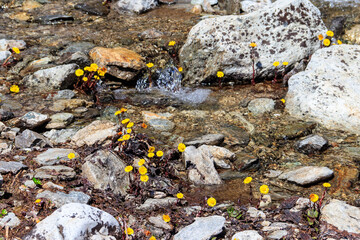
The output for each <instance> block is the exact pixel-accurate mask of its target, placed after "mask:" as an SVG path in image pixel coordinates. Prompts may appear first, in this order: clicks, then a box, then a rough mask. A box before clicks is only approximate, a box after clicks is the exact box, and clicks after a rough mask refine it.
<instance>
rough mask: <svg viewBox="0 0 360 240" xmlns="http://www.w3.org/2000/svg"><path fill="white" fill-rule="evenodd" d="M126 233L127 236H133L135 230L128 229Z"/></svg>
mask: <svg viewBox="0 0 360 240" xmlns="http://www.w3.org/2000/svg"><path fill="white" fill-rule="evenodd" d="M125 233H126V234H127V235H129V236H130V235H133V234H134V230H133V229H132V228H129V227H128V228H127V229H126V230H125Z"/></svg>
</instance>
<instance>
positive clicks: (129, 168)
mask: <svg viewBox="0 0 360 240" xmlns="http://www.w3.org/2000/svg"><path fill="white" fill-rule="evenodd" d="M133 169H134V168H133V166H126V167H125V172H131V171H132V170H133Z"/></svg>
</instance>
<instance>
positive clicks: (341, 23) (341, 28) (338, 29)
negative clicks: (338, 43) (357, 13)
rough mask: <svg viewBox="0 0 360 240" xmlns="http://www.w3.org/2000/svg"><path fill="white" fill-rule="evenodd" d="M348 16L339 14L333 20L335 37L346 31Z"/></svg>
mask: <svg viewBox="0 0 360 240" xmlns="http://www.w3.org/2000/svg"><path fill="white" fill-rule="evenodd" d="M346 20H347V17H346V16H337V17H335V18H333V19H332V20H331V24H330V28H329V29H330V30H331V31H333V32H334V35H335V37H339V36H341V35H343V34H344V32H345V23H346Z"/></svg>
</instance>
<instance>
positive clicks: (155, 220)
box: [148, 215, 174, 230]
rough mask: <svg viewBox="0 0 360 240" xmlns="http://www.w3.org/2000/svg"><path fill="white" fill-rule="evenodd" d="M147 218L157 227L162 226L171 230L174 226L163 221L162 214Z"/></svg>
mask: <svg viewBox="0 0 360 240" xmlns="http://www.w3.org/2000/svg"><path fill="white" fill-rule="evenodd" d="M148 220H149V222H150V223H151V224H152V225H154V226H155V227H157V228H162V229H166V230H172V229H173V228H174V227H173V226H172V225H171V224H169V223H166V222H164V220H163V218H162V215H158V216H156V217H149V219H148Z"/></svg>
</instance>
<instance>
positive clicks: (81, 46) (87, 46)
mask: <svg viewBox="0 0 360 240" xmlns="http://www.w3.org/2000/svg"><path fill="white" fill-rule="evenodd" d="M94 47H95V45H94V44H93V43H90V42H74V43H71V44H69V45H68V46H67V47H66V48H65V49H63V50H61V51H60V52H59V56H61V55H63V54H64V53H76V52H82V53H85V54H86V55H87V54H89V51H90V50H91V49H92V48H94Z"/></svg>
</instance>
